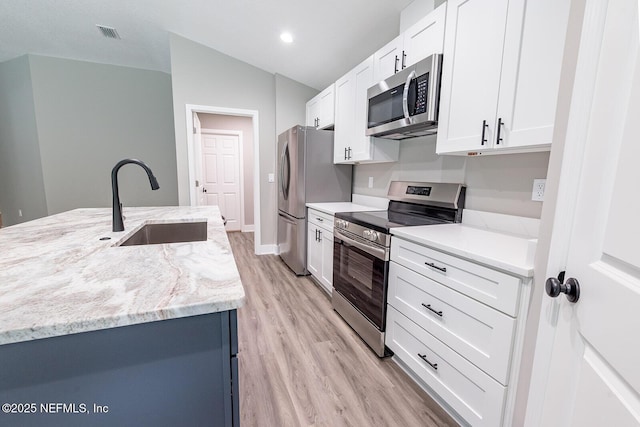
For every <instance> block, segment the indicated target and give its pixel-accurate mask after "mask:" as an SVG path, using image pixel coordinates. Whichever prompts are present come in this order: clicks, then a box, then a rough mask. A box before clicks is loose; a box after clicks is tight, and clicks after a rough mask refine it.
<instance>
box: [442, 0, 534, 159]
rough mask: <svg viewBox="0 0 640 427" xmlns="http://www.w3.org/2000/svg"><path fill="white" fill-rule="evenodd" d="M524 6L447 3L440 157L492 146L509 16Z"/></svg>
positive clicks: (467, 0) (479, 0) (502, 0)
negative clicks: (510, 9)
mask: <svg viewBox="0 0 640 427" xmlns="http://www.w3.org/2000/svg"><path fill="white" fill-rule="evenodd" d="M523 1H524V0H511V2H509V0H492V1H491V2H490V4H487V1H486V0H449V1H448V2H447V18H446V25H445V41H444V52H443V53H444V58H443V64H442V86H441V92H440V115H439V123H438V140H437V147H436V151H437V152H438V153H447V152H458V151H466V150H478V149H482V148H487V147H491V146H492V145H493V139H494V137H495V132H494V127H493V123H494V120H495V117H496V108H497V100H498V93H499V89H500V72H501V67H502V50H503V46H504V37H505V31H506V26H507V12H508V9H509V8H510V7H511V5H510V3H517V2H523ZM539 66H540V67H544V64H539ZM483 131H484V132H483ZM483 134H484V138H483Z"/></svg>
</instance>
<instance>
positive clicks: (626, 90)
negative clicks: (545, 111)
mask: <svg viewBox="0 0 640 427" xmlns="http://www.w3.org/2000/svg"><path fill="white" fill-rule="evenodd" d="M595 38H597V40H596V39H595ZM594 40H595V41H594ZM638 47H639V40H638V5H637V1H636V0H587V2H586V13H585V23H584V27H583V32H582V41H581V47H580V57H579V60H578V67H577V69H576V82H578V83H577V84H576V87H575V88H574V98H573V101H572V104H571V113H570V117H569V122H568V132H567V138H568V139H567V143H568V144H569V142H570V140H569V138H570V134H571V132H574V131H575V132H580V128H584V127H585V126H586V129H587V130H586V132H585V134H586V138H585V139H584V140H583V141H578V144H579V145H580V144H581V143H583V144H584V157H583V159H582V171H581V173H580V178H579V185H578V188H577V196H576V198H577V203H576V204H575V215H574V219H573V228H572V231H571V238H570V241H569V244H568V252H567V267H566V277H567V278H569V277H572V278H575V279H577V280H578V282H579V284H580V298H579V300H578V301H577V302H576V303H573V304H572V303H570V302H569V301H567V299H566V298H564V297H563V295H562V294H561V295H560V296H559V297H558V298H557V299H556V300H553V299H550V297H547V296H545V298H546V300H545V301H543V303H544V304H543V316H542V318H541V321H540V330H541V331H543V330H545V329H547V330H548V329H549V328H548V326H549V325H552V326H555V339H554V340H553V348H552V350H551V357H550V359H549V369H548V377H547V385H546V390H545V392H544V403H543V405H542V411H541V414H540V415H539V416H540V419H539V420H538V421H533V422H531V423H530V424H531V425H542V426H581V427H582V426H638V425H640V315H639V314H638V313H639V311H640V250H639V249H638V239H639V238H640V223H639V222H638V218H640V199H639V198H638V185H639V183H640V168H638V159H640V142H639V141H640V67H639V66H638ZM598 52H599V53H598ZM585 54H587V55H588V56H589V57H591V58H594V60H593V61H592V62H591V63H588V62H586V61H581V59H580V58H581V57H583V55H585ZM585 75H587V76H591V77H590V78H589V79H588V81H586V82H585V81H584V80H585V79H584V76H585ZM584 90H587V91H589V90H593V97H592V101H591V108H590V109H588V108H587V109H586V110H585V105H577V104H579V103H576V102H575V101H576V97H580V92H581V91H584ZM576 92H578V95H576ZM581 111H583V112H584V111H586V114H585V115H584V116H585V117H588V120H581V119H580V117H579V116H580V112H581ZM567 148H569V147H565V160H564V161H563V163H564V165H567V164H568V163H570V162H574V163H575V162H580V159H577V158H575V156H574V157H573V158H572V159H567V158H566V157H567ZM572 172H573V173H578V172H580V170H579V169H578V170H574V171H572ZM568 174H569V172H568V171H565V170H564V168H563V171H562V174H561V178H560V181H561V182H562V181H563V180H566V179H571V177H570V176H568ZM562 203H563V202H562V201H561V200H559V201H558V204H557V211H562V209H563V205H562ZM564 203H565V206H564V208H568V206H567V205H566V203H570V202H564ZM556 215H558V214H556ZM558 309H559V310H558ZM555 310H558V311H556V313H557V315H556V316H553V315H549V314H550V313H553V312H554V311H555ZM554 323H556V324H555V325H554ZM539 342H540V341H539ZM539 374H546V373H544V372H543V373H541V372H535V371H534V373H533V375H534V377H535V376H536V375H539ZM535 393H536V390H532V391H531V395H535ZM529 401H530V402H531V398H530V400H529ZM529 415H530V414H527V419H528V420H531V419H535V417H536V416H537V415H536V414H534V416H533V417H530V416H529Z"/></svg>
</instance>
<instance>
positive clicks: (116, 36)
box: [96, 24, 120, 40]
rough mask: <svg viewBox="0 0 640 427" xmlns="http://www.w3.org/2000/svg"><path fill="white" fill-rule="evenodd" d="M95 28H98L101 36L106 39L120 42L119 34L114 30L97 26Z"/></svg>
mask: <svg viewBox="0 0 640 427" xmlns="http://www.w3.org/2000/svg"><path fill="white" fill-rule="evenodd" d="M96 27H98V29H99V30H100V32H101V33H102V35H103V36H105V37H106V38H109V39H118V40H120V34H118V31H116V29H115V28H113V27H107V26H104V25H98V24H96Z"/></svg>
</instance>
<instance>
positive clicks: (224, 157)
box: [202, 134, 242, 231]
mask: <svg viewBox="0 0 640 427" xmlns="http://www.w3.org/2000/svg"><path fill="white" fill-rule="evenodd" d="M239 152H240V150H239V138H238V136H237V135H219V134H202V172H203V182H202V184H203V185H202V194H203V195H204V204H205V205H216V206H218V207H219V208H220V212H221V213H222V216H224V217H225V219H226V220H227V225H226V230H227V231H239V230H240V229H241V228H242V220H241V196H240V154H239Z"/></svg>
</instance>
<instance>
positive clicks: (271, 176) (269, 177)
mask: <svg viewBox="0 0 640 427" xmlns="http://www.w3.org/2000/svg"><path fill="white" fill-rule="evenodd" d="M268 180H269V182H275V181H276V176H275V175H274V174H272V173H270V174H269V175H268Z"/></svg>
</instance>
